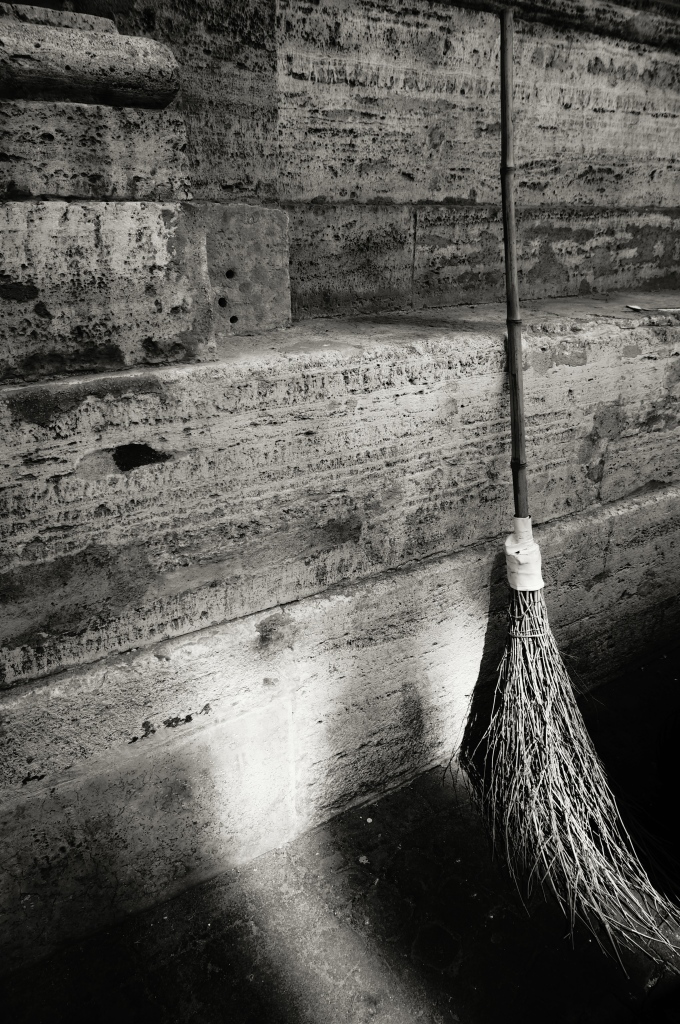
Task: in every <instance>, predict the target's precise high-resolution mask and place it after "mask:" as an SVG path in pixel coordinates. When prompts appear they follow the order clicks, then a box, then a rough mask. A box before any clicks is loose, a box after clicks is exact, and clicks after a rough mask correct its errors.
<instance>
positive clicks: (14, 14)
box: [0, 3, 116, 32]
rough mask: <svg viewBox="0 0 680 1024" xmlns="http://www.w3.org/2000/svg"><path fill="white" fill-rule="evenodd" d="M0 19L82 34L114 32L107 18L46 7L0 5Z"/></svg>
mask: <svg viewBox="0 0 680 1024" xmlns="http://www.w3.org/2000/svg"><path fill="white" fill-rule="evenodd" d="M0 18H11V19H12V20H14V21H23V22H27V23H29V24H32V25H48V26H49V27H50V28H71V29H80V30H81V31H84V32H115V31H116V26H115V25H114V23H113V22H112V21H111V20H110V19H109V18H100V17H97V16H96V15H92V14H79V13H77V12H76V11H52V10H49V9H48V8H46V7H30V6H28V5H27V4H5V3H0ZM0 24H2V23H1V22H0Z"/></svg>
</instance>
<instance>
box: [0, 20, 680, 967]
mask: <svg viewBox="0 0 680 1024" xmlns="http://www.w3.org/2000/svg"><path fill="white" fill-rule="evenodd" d="M6 6H7V5H5V6H3V5H1V4H0V22H2V23H3V24H0V28H3V25H4V22H5V20H9V21H11V20H12V19H14V20H15V21H16V20H17V19H18V20H19V21H21V22H22V25H24V23H25V25H24V28H25V27H26V26H28V27H29V28H28V29H26V30H27V31H29V29H30V31H31V32H33V33H34V35H35V31H36V29H35V26H36V25H39V26H40V31H41V32H48V31H49V32H52V33H55V32H62V33H64V36H63V39H62V42H61V44H59V43H58V41H55V40H54V39H53V36H50V38H51V39H52V42H53V48H54V47H56V48H57V49H58V47H59V45H61V46H62V49H63V47H64V46H65V45H66V43H65V40H66V39H67V37H68V38H70V35H72V34H74V33H76V32H80V33H81V34H82V35H84V36H88V37H89V38H90V40H92V39H94V38H95V36H107V37H110V38H109V40H108V42H107V43H106V44H105V45H103V47H102V48H101V52H102V53H103V52H108V50H107V47H108V48H109V49H110V48H111V47H114V48H115V46H122V47H123V48H125V47H126V46H127V45H128V44H127V43H126V42H125V41H124V40H125V38H126V37H125V34H126V33H129V37H130V38H134V37H137V38H139V37H144V36H146V37H153V39H154V40H155V41H154V44H153V46H150V49H148V48H146V44H144V45H142V44H141V43H140V44H139V45H138V44H137V43H132V44H130V45H131V46H132V49H133V50H135V47H137V49H136V50H135V52H140V53H141V52H147V49H148V52H154V53H156V54H165V58H167V59H169V58H168V54H170V57H173V55H174V58H173V59H176V61H177V64H178V67H179V72H178V81H179V84H180V91H179V93H178V95H177V97H176V99H175V100H174V101H173V103H172V106H171V108H169V109H166V110H162V111H153V110H149V109H141V105H142V104H143V102H144V96H142V99H141V100H138V102H139V104H140V108H138V109H131V108H129V107H125V108H114V107H113V106H112V105H107V104H102V103H97V104H84V103H64V102H56V101H54V97H48V98H47V99H42V100H28V101H27V100H25V99H19V100H14V99H7V98H5V99H3V100H2V102H1V104H0V117H1V118H2V122H1V124H0V131H3V132H4V135H3V148H2V152H4V153H5V158H4V159H3V160H2V161H0V173H1V176H0V189H2V195H3V196H4V197H5V199H6V200H7V201H5V202H4V203H3V204H2V206H1V207H0V211H1V215H2V221H1V223H2V224H3V225H4V228H3V231H2V238H1V239H0V256H1V258H2V260H3V262H2V267H1V268H0V271H1V273H2V276H1V277H0V352H1V355H2V359H3V360H4V363H3V372H4V383H3V384H2V386H0V427H1V433H2V438H3V442H2V448H1V449H0V465H1V466H2V484H1V485H0V603H1V604H2V613H3V614H2V617H1V618H0V655H1V668H2V676H1V684H0V744H1V745H2V746H1V748H0V749H2V752H3V754H2V757H1V758H0V776H1V780H2V781H1V782H0V817H1V823H2V824H1V826H0V837H1V839H0V843H4V844H6V847H5V849H4V850H3V852H2V853H1V854H0V862H2V863H3V864H4V865H5V869H4V874H3V876H2V880H1V882H0V912H1V913H2V915H4V917H3V918H2V922H3V926H4V927H3V929H2V932H1V933H0V934H2V935H3V937H4V938H3V940H2V941H3V942H5V945H4V946H3V953H4V954H5V957H6V960H5V962H8V963H9V962H15V961H16V960H20V959H22V958H24V957H30V956H39V955H41V953H43V952H45V951H46V950H47V949H49V948H50V945H51V944H53V943H55V942H59V941H62V940H63V939H64V938H65V937H67V936H73V935H78V934H82V933H83V932H84V931H87V930H88V929H89V928H92V927H97V926H98V927H101V925H102V924H103V923H104V922H105V921H106V920H109V919H111V918H113V917H115V916H117V915H119V914H122V913H126V912H128V911H130V910H133V909H135V908H138V907H140V906H142V905H144V904H148V903H150V902H153V901H156V900H159V899H163V898H166V897H167V896H168V895H170V894H171V893H173V892H175V891H178V890H179V889H181V888H184V887H185V886H187V885H190V884H192V883H193V882H195V881H198V880H199V879H201V878H204V877H206V876H207V875H210V874H212V873H214V872H215V871H219V870H221V869H223V868H225V867H227V866H229V865H233V864H238V863H241V862H243V861H244V860H248V859H250V858H251V857H253V856H255V855H256V854H257V853H259V852H261V851H264V850H266V849H270V848H271V847H272V846H274V845H277V844H279V843H281V842H284V841H285V840H286V839H288V838H291V837H292V836H294V835H296V834H298V833H299V832H300V831H302V830H304V829H305V828H307V827H309V826H310V825H311V824H314V823H315V822H318V821H321V820H323V819H324V818H326V817H328V816H329V815H331V814H333V813H335V812H336V811H337V810H339V809H340V808H341V807H343V806H346V805H347V804H348V803H350V802H352V801H356V800H362V799H365V798H367V797H368V796H369V795H370V794H372V793H374V792H380V791H383V790H384V789H385V788H388V787H390V786H393V785H396V784H398V783H399V782H401V781H404V780H405V779H407V778H408V777H410V776H411V775H413V774H415V773H417V772H418V771H421V770H422V769H424V768H425V767H427V766H428V765H430V764H432V763H435V762H441V761H442V760H444V759H445V758H446V757H447V756H448V754H449V753H450V751H451V748H452V746H453V745H454V744H455V741H456V738H457V737H458V736H459V735H460V732H461V730H462V727H463V724H464V719H465V713H466V707H467V699H468V696H469V694H470V692H471V690H472V688H473V686H474V684H475V682H476V680H477V678H478V676H479V674H480V672H487V671H488V670H489V668H493V663H494V661H495V659H496V656H497V648H498V644H499V642H501V640H502V635H503V608H504V604H505V599H506V598H505V584H504V581H503V573H502V569H501V567H500V562H499V559H498V549H499V535H500V534H502V532H503V531H504V530H505V528H506V527H507V523H508V519H509V515H510V502H509V474H508V465H507V463H508V450H507V449H508V430H507V420H508V408H507V391H506V383H505V357H504V351H503V333H504V324H503V320H504V311H503V309H502V307H501V306H494V305H488V306H478V307H476V308H474V307H473V308H463V307H457V308H456V309H455V310H453V309H450V308H449V309H446V310H444V311H442V312H437V313H433V312H427V311H426V310H425V309H423V308H420V309H418V307H428V306H434V305H442V304H445V303H452V302H454V303H460V302H463V301H465V300H468V301H475V302H476V303H478V302H480V301H482V300H484V299H490V298H496V297H497V296H498V295H499V292H500V289H501V281H502V276H501V271H502V264H501V233H500V219H499V210H498V198H499V197H498V189H497V170H496V165H497V163H498V114H497V106H498V96H497V78H498V67H497V57H498V53H497V19H496V18H495V16H492V15H490V14H488V13H483V12H481V13H480V12H479V11H474V12H470V11H462V10H460V9H457V8H454V7H452V6H451V5H447V4H443V3H429V2H428V3H427V4H424V3H423V4H418V5H417V6H416V7H413V6H412V5H411V6H409V5H405V4H403V3H401V2H395V3H389V2H388V0H380V2H375V3H371V2H370V0H361V3H358V4H349V3H344V2H342V0H340V2H338V3H333V4H331V5H323V6H322V5H321V4H319V3H309V4H307V5H302V4H300V3H298V2H297V0H280V4H279V12H280V20H279V24H278V28H277V30H276V33H275V22H274V0H248V2H246V3H243V4H231V3H222V2H219V0H210V2H209V3H208V4H203V5H201V9H200V17H199V16H198V15H197V8H196V5H195V4H193V3H192V4H190V3H188V2H187V0H172V2H171V0H145V2H144V3H142V2H141V0H92V2H86V3H83V4H82V5H79V6H81V7H82V10H83V11H84V12H89V13H90V14H91V15H102V14H103V15H108V16H110V17H112V18H114V19H115V23H116V25H117V27H118V30H119V32H118V33H116V32H115V26H114V25H113V22H108V23H107V22H105V21H104V22H102V21H101V19H100V20H99V21H93V20H92V19H90V18H88V17H87V16H86V14H78V15H74V14H71V13H69V12H63V13H60V14H56V13H55V14H50V13H49V12H47V13H46V12H44V11H43V12H42V13H40V12H38V13H37V14H36V13H35V12H34V13H30V12H29V13H26V11H23V12H22V11H16V10H14V11H9V12H7V11H6V10H5V8H6ZM522 7H523V9H526V11H527V13H531V15H532V17H533V16H536V17H539V18H545V17H550V16H552V14H553V13H556V15H557V19H558V20H557V21H555V22H553V23H550V24H544V23H543V22H541V23H539V24H536V23H534V22H532V23H529V22H527V23H524V24H521V25H520V26H519V28H518V51H519V63H518V77H517V81H518V85H517V102H518V107H519V113H518V134H519V136H520V138H519V140H518V141H519V146H520V159H521V174H520V175H519V179H520V180H519V187H520V197H521V206H522V209H521V218H520V226H521V229H522V231H521V235H522V240H521V275H522V281H521V287H522V294H523V296H524V297H525V298H527V299H530V298H531V297H532V296H533V297H540V296H544V295H561V294H565V293H567V292H588V291H589V290H590V289H591V288H593V289H594V288H598V289H600V290H602V289H611V288H616V287H620V286H622V285H630V284H633V283H634V284H635V285H636V287H637V288H640V287H641V285H642V284H646V285H655V286H656V287H665V288H670V287H674V286H675V285H677V283H678V281H677V269H678V265H680V252H679V247H680V240H679V239H680V216H679V215H678V211H677V208H676V207H677V205H678V204H677V194H678V189H677V186H678V168H677V163H676V160H675V157H674V147H675V143H676V142H677V139H676V134H677V131H676V127H675V126H676V124H677V117H678V60H679V59H680V58H679V57H678V49H679V47H678V46H677V45H676V43H677V42H678V37H677V36H676V35H673V33H670V34H668V35H666V36H664V35H663V32H662V31H661V28H660V26H661V27H663V25H664V24H666V22H667V21H668V19H665V20H664V16H663V15H659V14H658V13H654V12H652V13H649V12H647V13H643V14H642V15H640V16H639V17H638V16H637V15H636V14H635V13H634V12H633V13H632V14H631V12H630V11H629V12H628V15H626V16H625V17H623V16H620V15H621V10H622V9H621V8H619V7H614V6H612V5H610V4H607V3H591V2H590V0H586V2H585V3H581V4H574V3H571V0H554V2H553V0H545V2H543V3H538V4H528V3H527V4H523V5H522ZM578 11H581V12H582V14H583V19H584V20H583V23H582V24H581V25H580V28H578V31H577V29H576V28H575V21H574V19H575V16H576V15H575V12H576V13H578ZM609 24H612V25H614V27H615V29H616V33H615V35H614V36H612V37H611V38H609V37H606V36H603V35H601V33H602V32H606V30H607V26H608V25H609ZM31 26H32V27H31ZM585 30H587V31H585ZM588 33H590V34H588ZM598 33H600V35H598ZM111 39H113V40H116V42H111ZM121 40H123V42H121ZM142 42H143V41H142ZM147 42H148V40H147ZM164 47H165V50H164V49H163V48H164ZM277 47H278V65H277ZM85 49H86V48H85ZM166 50H167V53H166ZM170 51H172V52H170ZM165 58H164V59H165ZM95 63H96V62H95ZM171 63H172V61H171ZM95 77H96V76H95ZM148 77H149V76H147V78H148ZM151 78H153V76H151ZM277 90H278V91H277ZM38 92H39V91H38ZM38 92H36V91H35V90H34V93H33V95H38ZM142 92H144V90H142ZM147 92H148V93H149V95H150V94H151V93H152V92H153V90H152V89H150V90H147ZM73 95H75V94H73ZM90 98H93V99H94V98H95V93H92V94H91V97H90ZM147 99H148V96H147ZM111 102H112V99H111V97H110V96H109V104H110V103H111ZM136 102H137V101H136ZM148 106H149V103H148V102H147V107H148ZM577 137H578V139H579V142H578V144H577V143H576V139H577ZM539 151H540V154H541V156H540V161H539V162H537V157H536V153H537V152H539ZM109 156H110V158H109ZM279 192H280V193H281V195H282V196H283V198H284V199H285V200H286V207H287V210H288V213H289V215H290V219H291V225H292V238H291V242H290V253H291V268H292V272H293V277H294V286H295V302H296V309H297V311H298V314H299V315H308V314H309V313H311V312H314V311H322V312H324V313H328V312H338V311H339V310H343V309H344V310H362V311H365V310H371V309H376V308H380V309H384V308H388V307H392V306H394V307H403V306H404V305H408V304H411V305H412V306H414V307H416V310H415V311H411V312H409V313H401V314H394V315H385V314H381V315H379V316H374V317H368V318H362V319H360V318H356V319H336V320H332V321H331V320H319V321H311V320H308V321H306V322H305V323H302V324H298V325H297V326H296V327H295V328H293V329H291V330H288V331H271V330H270V329H271V328H275V327H280V326H284V325H286V324H287V323H288V320H289V315H290V287H289V274H288V247H289V242H288V234H287V232H288V217H287V216H286V214H285V213H283V212H282V211H281V210H278V209H273V208H271V206H270V205H267V204H271V203H273V202H275V201H276V198H277V195H278V194H279ZM192 196H193V199H192ZM641 197H642V198H641ZM234 199H239V200H242V201H241V202H236V203H235V202H233V200H234ZM633 298H634V296H628V300H631V299H633ZM625 301H627V300H625V299H621V298H618V299H616V300H613V301H612V302H609V303H607V302H604V301H599V300H598V301H595V300H594V299H592V298H589V299H585V298H584V299H581V300H578V301H576V300H571V301H568V302H560V301H556V300H553V301H543V302H538V301H536V302H534V303H533V304H532V303H531V302H527V303H526V306H527V309H526V317H525V319H526V352H525V362H526V388H527V411H528V416H529V421H528V434H529V438H530V459H531V466H532V474H531V487H532V498H533V511H534V515H535V518H536V519H537V520H538V521H540V522H542V523H543V524H544V525H543V526H542V527H541V536H540V539H541V543H542V545H543V552H544V558H545V563H546V570H547V578H548V583H549V591H548V596H549V602H550V608H551V615H552V621H553V623H554V625H555V627H556V629H557V633H558V638H559V641H560V643H561V645H562V647H563V649H564V650H565V652H566V653H567V655H568V656H569V659H570V666H572V667H573V668H574V670H575V671H576V672H577V673H578V674H579V675H580V676H581V677H582V678H583V680H584V681H585V682H590V683H592V682H593V681H597V680H598V679H600V678H604V677H605V676H606V675H607V674H608V673H610V672H612V671H615V670H616V668H617V666H618V665H619V664H620V661H621V659H625V658H626V657H628V656H629V655H630V654H631V652H634V651H637V650H641V649H643V648H645V647H647V646H650V645H652V644H662V643H666V642H668V640H669V638H670V637H672V636H675V635H677V628H678V623H679V621H680V604H679V600H678V593H677V582H676V581H677V578H678V569H679V568H680V567H679V566H678V558H679V557H680V556H679V552H680V545H679V544H678V538H679V536H680V495H679V493H678V486H679V485H680V461H679V460H678V455H677V452H678V444H677V442H678V434H679V432H680V425H679V421H678V402H679V400H680V370H679V369H678V367H679V365H680V318H679V317H678V316H675V315H666V314H664V315H661V316H655V315H651V316H650V315H648V314H644V313H642V314H635V313H632V312H630V311H626V310H625V308H624V307H625ZM638 301H639V302H640V304H641V305H646V304H649V305H654V304H656V303H657V302H659V301H660V302H661V304H664V305H668V306H674V307H677V306H680V299H679V298H678V296H677V294H676V295H674V296H671V295H668V296H666V297H665V298H663V299H654V298H649V297H647V299H645V298H644V297H642V298H640V299H638ZM268 330H269V331H270V333H262V332H263V331H268ZM243 335H248V337H243ZM172 362H174V363H176V364H178V365H173V366H168V365H160V366H159V365H157V364H168V363H172ZM189 363H193V364H194V365H187V364H189ZM197 363H198V364H200V365H196V364H197ZM46 377H47V378H50V379H48V380H45V379H44V378H46Z"/></svg>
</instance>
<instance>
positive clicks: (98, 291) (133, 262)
mask: <svg viewBox="0 0 680 1024" xmlns="http://www.w3.org/2000/svg"><path fill="white" fill-rule="evenodd" d="M0 239H1V246H0V275H1V276H0V376H4V378H5V379H12V378H17V377H19V378H24V379H25V378H28V379H35V378H36V377H43V376H50V375H54V374H63V373H74V372H76V371H78V370H109V369H112V368H116V367H125V366H134V365H137V364H140V363H146V364H157V363H169V362H186V361H196V360H205V359H214V358H215V354H216V349H217V345H218V344H219V343H220V342H222V341H223V340H224V339H226V338H228V336H229V335H233V334H244V333H245V334H247V333H249V332H250V331H252V330H255V329H269V328H272V327H280V326H285V325H286V324H287V323H289V320H290V292H289V285H288V268H287V260H286V253H287V218H286V214H285V213H283V212H282V211H281V210H272V209H269V208H253V207H252V206H248V205H246V204H234V205H233V206H224V205H221V204H217V203H212V204H211V203H208V204H192V203H185V204H181V203H165V204H163V203H154V202H149V203H133V202H118V203H117V202H110V203H105V202H90V203H88V202H72V203H65V202H58V201H55V202H37V201H32V202H22V203H19V202H10V203H6V204H5V205H4V206H1V207H0ZM232 270H233V271H234V276H233V278H232V277H228V276H227V274H228V273H230V272H231V271H232ZM232 321H233V322H232Z"/></svg>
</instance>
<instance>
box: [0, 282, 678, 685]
mask: <svg viewBox="0 0 680 1024" xmlns="http://www.w3.org/2000/svg"><path fill="white" fill-rule="evenodd" d="M567 310H568V307H567V308H563V307H561V306H560V305H559V304H556V305H555V306H554V307H552V308H551V307H550V305H548V306H547V307H545V308H541V307H539V308H537V309H536V310H535V311H533V312H530V311H528V315H527V330H526V338H527V356H526V362H527V370H526V378H525V381H526V383H525V386H526V397H527V412H528V417H529V418H528V428H527V430H528V436H529V438H530V465H531V466H532V467H535V468H534V469H533V472H532V475H531V490H532V501H533V508H534V515H535V517H536V519H537V521H539V522H542V521H546V520H551V519H556V518H559V517H561V516H564V515H565V514H571V513H574V512H576V511H579V510H582V509H587V508H588V507H589V506H591V505H592V504H593V503H596V502H601V501H604V502H611V501H616V500H619V499H622V498H624V497H625V496H626V495H628V494H630V493H631V492H632V491H635V490H637V489H639V488H640V487H643V486H646V485H654V486H658V485H667V484H669V483H671V482H674V481H677V480H678V479H679V475H680V465H679V463H678V458H677V451H676V447H675V445H676V444H677V439H678V429H679V428H678V398H679V397H680V384H679V383H678V380H679V377H678V363H679V358H680V356H679V354H680V326H679V325H678V317H677V316H676V317H663V318H661V319H659V318H654V317H651V318H650V317H649V316H644V315H643V316H640V315H638V316H635V315H634V314H631V313H628V314H626V311H625V310H624V309H623V303H618V304H617V305H616V307H615V310H612V309H611V307H610V308H609V312H610V316H607V315H606V313H607V307H606V305H605V304H600V306H599V307H598V304H597V303H592V302H591V304H590V306H588V305H587V304H585V303H584V304H583V307H582V309H581V311H580V313H579V311H578V310H577V311H576V315H573V314H574V311H573V310H572V315H571V316H569V315H568V312H567ZM598 312H599V314H600V315H598ZM613 312H616V313H617V314H618V316H612V315H611V313H613ZM503 315H504V313H503V310H502V309H501V308H500V307H487V308H484V307H483V308H482V311H481V312H478V313H475V312H473V311H466V313H465V317H464V318H463V316H462V313H461V314H459V316H460V319H459V320H458V322H457V323H456V321H455V319H452V318H451V311H449V314H448V316H440V317H432V316H431V315H429V316H428V315H427V314H419V315H416V314H410V315H401V316H399V315H396V316H395V317H394V318H393V319H392V320H389V319H388V320H387V321H381V320H379V319H378V320H376V321H375V322H372V321H370V320H369V321H368V322H366V323H364V322H352V321H350V322H344V321H332V322H329V323H328V324H327V325H326V326H325V327H324V326H323V322H322V323H321V324H319V322H316V323H314V324H310V325H309V326H308V327H304V326H300V327H298V328H295V329H293V330H291V331H288V332H284V333H282V334H281V335H272V336H266V335H265V336H263V337H261V338H260V339H259V342H257V341H256V339H255V338H253V339H249V340H248V341H247V342H245V343H242V344H241V345H240V347H237V348H235V349H234V352H233V355H232V357H231V358H230V359H229V360H228V361H227V362H220V363H219V364H217V365H216V366H205V367H196V368H190V367H184V368H178V369H166V370H159V371H155V370H154V371H145V372H138V373H135V374H130V373H123V374H119V375H105V376H93V377H89V378H79V379H76V380H74V381H73V382H72V383H70V384H66V383H64V382H56V383H53V384H46V385H35V386H33V387H26V386H23V387H19V388H6V389H4V391H3V393H2V394H1V395H0V401H1V402H2V405H1V406H0V410H1V413H0V414H1V415H2V424H3V426H2V430H3V436H4V438H6V442H7V447H6V454H5V457H4V459H3V463H4V474H5V488H4V491H3V498H2V500H3V515H2V525H1V527H0V528H1V529H2V530H3V532H4V534H5V536H6V538H7V543H6V544H5V545H4V546H3V556H2V563H3V583H4V590H5V594H6V595H7V596H6V603H5V607H4V614H3V618H2V625H1V627H0V628H1V629H2V635H3V649H2V655H3V664H4V671H5V673H6V675H5V680H6V682H7V683H11V682H12V681H14V680H17V679H21V678H25V677H29V678H30V677H31V676H34V675H43V674H48V673H51V672H54V671H56V670H58V669H60V668H62V667H64V666H68V665H74V664H79V663H83V662H88V661H92V660H94V659H96V658H98V657H102V656H103V655H105V654H108V653H110V652H112V651H123V650H127V649H129V648H130V647H137V646H140V645H148V644H151V643H155V642H156V641H158V640H160V639H164V638H166V637H169V636H177V635H180V634H182V633H186V632H190V631H192V630H196V629H201V628H203V627H205V626H208V625H210V624H211V623H217V622H223V621H225V620H228V619H231V618H235V617H237V616H242V615H244V614H250V613H252V612H255V611H258V610H260V609H263V608H268V607H271V606H273V605H277V604H281V603H286V602H288V601H292V600H296V599H298V598H300V597H302V596H305V595H309V594H314V593H317V592H319V591H322V590H324V589H325V588H326V587H328V586H331V585H334V584H338V583H344V582H346V581H349V580H353V579H360V578H365V577H368V576H375V575H377V574H379V573H381V572H383V571H385V570H386V569H394V568H398V567H399V566H403V565H405V564H408V563H409V562H410V561H412V560H414V559H420V558H423V557H425V556H430V555H433V554H436V553H438V552H443V551H446V552H453V551H457V550H460V549H461V548H462V547H464V546H466V545H468V544H471V543H474V542H476V541H479V540H480V539H481V538H483V537H493V536H496V535H497V534H498V533H499V532H501V531H502V530H503V528H504V526H505V524H506V523H507V517H508V509H507V493H508V488H509V475H508V459H509V456H508V429H507V422H508V407H507V394H506V390H505V389H506V382H505V372H504V352H503V341H502V337H503ZM256 345H257V346H258V347H256ZM222 354H223V355H224V354H226V352H225V350H223V353H222ZM130 446H137V447H136V448H134V447H132V448H131V447H130Z"/></svg>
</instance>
